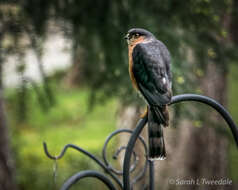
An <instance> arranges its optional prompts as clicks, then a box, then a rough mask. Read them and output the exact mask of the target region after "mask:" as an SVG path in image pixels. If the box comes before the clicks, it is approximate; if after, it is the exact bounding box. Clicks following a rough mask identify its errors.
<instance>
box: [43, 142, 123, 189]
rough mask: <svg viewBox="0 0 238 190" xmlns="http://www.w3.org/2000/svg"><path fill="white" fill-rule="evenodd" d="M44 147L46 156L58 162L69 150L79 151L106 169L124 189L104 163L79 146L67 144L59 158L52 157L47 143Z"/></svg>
mask: <svg viewBox="0 0 238 190" xmlns="http://www.w3.org/2000/svg"><path fill="white" fill-rule="evenodd" d="M43 146H44V151H45V154H46V155H47V156H48V157H49V158H50V159H53V160H57V159H60V158H62V157H63V156H64V154H65V152H66V150H67V149H68V148H73V149H75V150H77V151H79V152H81V153H83V154H85V155H86V156H88V157H89V158H91V159H92V160H94V161H95V162H96V163H97V164H98V165H99V166H101V167H102V168H103V169H104V171H105V172H106V173H108V174H109V175H110V176H111V177H112V178H113V179H114V180H115V182H116V183H117V184H118V185H119V186H120V187H121V188H122V183H121V182H120V180H119V179H118V178H117V177H116V176H115V175H114V174H113V173H111V170H110V169H109V168H108V167H107V166H105V165H104V163H103V162H102V161H100V160H99V159H98V158H96V157H95V156H94V155H92V154H91V153H89V152H88V151H86V150H84V149H82V148H80V147H78V146H76V145H73V144H67V145H65V146H64V148H63V150H62V151H61V153H60V154H59V155H58V156H52V155H51V154H50V153H49V151H48V149H47V145H46V143H45V142H44V143H43Z"/></svg>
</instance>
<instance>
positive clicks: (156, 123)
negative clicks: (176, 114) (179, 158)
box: [148, 106, 169, 160]
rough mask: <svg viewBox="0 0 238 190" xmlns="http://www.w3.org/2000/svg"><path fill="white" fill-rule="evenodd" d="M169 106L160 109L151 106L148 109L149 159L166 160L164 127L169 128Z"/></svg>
mask: <svg viewBox="0 0 238 190" xmlns="http://www.w3.org/2000/svg"><path fill="white" fill-rule="evenodd" d="M168 120H169V115H168V110H167V106H164V107H163V108H160V107H158V106H151V107H149V109H148V130H149V159H151V160H164V159H165V158H166V151H165V144H164V135H163V126H162V125H164V126H168Z"/></svg>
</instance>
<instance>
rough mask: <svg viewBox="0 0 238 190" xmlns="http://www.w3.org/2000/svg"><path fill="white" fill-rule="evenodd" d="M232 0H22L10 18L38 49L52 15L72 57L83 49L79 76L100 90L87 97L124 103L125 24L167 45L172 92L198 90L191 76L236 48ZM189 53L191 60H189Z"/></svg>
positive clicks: (127, 97) (127, 92) (127, 96)
mask: <svg viewBox="0 0 238 190" xmlns="http://www.w3.org/2000/svg"><path fill="white" fill-rule="evenodd" d="M232 2H233V1H232V0H229V1H227V0H222V1H216V0H196V1H194V0H189V1H186V2H184V1H173V0H169V1H167V0H166V1H165V0H159V1H158V0H151V1H149V2H147V1H144V0H136V1H135V0H132V1H117V0H114V1H111V0H94V1H93V0H89V1H86V0H82V1H55V0H48V1H46V0H44V1H40V0H37V1H29V0H23V1H21V3H15V4H14V3H12V4H11V5H12V6H13V5H14V6H15V7H17V10H18V11H15V17H13V19H16V18H18V20H19V22H17V23H21V25H16V26H17V27H18V28H20V29H21V30H20V29H19V31H23V33H26V34H28V35H29V36H30V39H31V46H32V47H34V49H35V50H36V51H38V53H39V54H41V53H42V49H41V48H40V47H41V45H42V42H44V39H45V35H46V31H47V27H48V25H49V23H51V22H49V21H52V20H54V21H55V22H56V23H57V25H59V26H60V28H61V30H62V31H63V32H64V34H65V35H66V36H67V37H68V38H69V39H71V40H72V58H73V59H72V60H76V59H77V56H78V55H79V51H81V50H82V49H83V53H82V54H81V55H80V59H83V61H82V62H81V63H80V64H81V65H82V67H81V69H82V71H83V72H82V74H83V77H84V81H85V82H86V84H87V85H88V86H89V87H90V89H91V90H92V91H91V93H93V94H95V93H99V94H101V95H100V96H98V95H92V96H91V97H92V101H94V100H93V99H94V98H98V97H99V100H100V101H101V100H102V98H105V97H108V96H117V97H119V98H120V97H123V98H122V101H124V102H125V103H128V102H132V100H133V99H134V98H133V96H134V92H133V90H132V87H131V84H130V79H129V77H128V63H127V62H128V60H127V59H128V58H127V45H126V42H125V41H124V39H123V36H124V35H125V34H126V32H127V31H128V29H130V28H132V27H144V28H146V29H148V30H150V31H151V32H153V33H155V35H156V36H157V37H158V39H160V40H161V41H163V42H164V43H165V44H166V45H167V46H168V49H169V50H170V52H171V55H172V58H173V73H174V78H173V79H174V84H175V85H174V89H173V91H174V94H177V93H183V92H185V91H188V89H190V91H191V90H197V89H194V88H193V87H194V85H192V84H194V83H196V81H198V80H197V78H196V76H197V75H198V73H200V74H201V73H202V72H203V69H204V68H205V67H206V65H207V64H209V63H210V62H215V63H217V65H218V66H220V67H221V68H222V69H223V70H224V71H226V69H227V64H226V63H228V62H230V60H234V57H235V54H236V53H235V52H236V51H237V50H236V49H235V48H234V46H233V45H234V44H233V43H232V42H231V41H229V40H228V38H229V35H230V34H229V32H230V31H229V27H228V26H227V23H226V19H225V17H226V16H228V15H229V14H230V13H233V12H234V10H235V7H233V6H232V5H233V4H232ZM0 5H1V4H0ZM7 10H8V9H7ZM14 10H15V9H14ZM11 12H12V11H11V9H10V13H11ZM233 15H234V14H231V20H232V19H233V17H232V16H233ZM234 18H235V17H234ZM232 22H233V20H232ZM13 23H15V22H13ZM228 24H229V23H228ZM19 38H20V35H19ZM190 50H191V51H190ZM191 52H192V56H193V57H194V58H195V59H194V60H193V61H191V60H189V57H191ZM81 57H83V58H81ZM191 63H193V64H191ZM198 70H200V71H199V72H197V71H198ZM183 81H186V83H185V82H183ZM115 84H117V85H115ZM176 84H177V85H176Z"/></svg>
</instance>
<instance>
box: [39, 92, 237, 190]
mask: <svg viewBox="0 0 238 190" xmlns="http://www.w3.org/2000/svg"><path fill="white" fill-rule="evenodd" d="M187 101H195V102H200V103H203V104H206V105H209V106H210V107H212V108H213V109H215V110H216V111H217V112H218V113H220V115H221V116H222V117H223V118H224V120H225V121H226V123H227V124H228V126H229V128H230V130H231V132H232V134H233V137H234V139H235V142H236V145H237V147H238V128H237V126H236V124H235V123H234V121H233V120H232V118H231V116H230V114H229V113H228V111H227V110H226V109H225V108H224V107H223V106H222V105H221V104H219V103H218V102H217V101H215V100H214V99H212V98H209V97H206V96H201V95H196V94H182V95H177V96H174V97H173V98H172V101H171V103H170V105H173V104H176V103H179V102H187ZM147 119H148V118H147V116H145V117H144V118H142V119H140V121H139V122H138V124H137V126H136V128H135V129H134V130H133V131H132V130H128V129H119V130H116V131H114V132H113V133H111V134H110V135H109V136H108V138H107V139H106V141H105V143H104V147H103V150H102V160H103V161H101V160H100V159H99V158H97V157H96V156H94V155H92V154H91V153H89V152H87V151H85V150H84V149H82V148H80V147H78V146H76V145H73V144H67V145H66V146H65V147H64V148H63V150H62V151H61V153H60V154H59V156H52V155H51V154H50V153H49V152H48V149H47V145H46V143H44V151H45V153H46V155H47V156H48V157H49V158H50V159H53V160H58V159H60V158H62V157H63V156H64V154H65V152H66V150H67V149H68V148H73V149H75V150H77V151H79V152H81V153H83V154H84V155H86V156H88V157H89V158H91V159H92V160H94V161H95V162H96V163H97V164H98V165H99V166H100V167H101V168H102V169H103V170H104V172H105V173H106V174H108V175H109V176H110V177H111V178H109V177H108V176H106V175H104V174H103V173H100V172H98V171H94V170H86V171H81V172H79V173H77V174H75V175H73V176H71V177H70V178H69V179H68V180H66V182H65V183H64V184H63V185H62V187H61V190H67V189H70V187H71V186H72V185H73V184H75V183H76V182H78V181H79V180H81V179H83V178H87V177H92V178H96V179H98V180H100V181H101V182H103V183H104V184H105V185H106V186H107V187H108V189H110V190H116V189H117V188H116V186H115V184H117V186H118V188H120V189H122V190H131V189H132V188H133V185H134V184H135V183H136V182H138V181H139V180H140V179H142V178H143V177H144V176H145V174H146V171H147V169H148V170H149V184H148V186H147V188H149V189H150V190H154V188H155V187H154V161H151V160H148V157H147V156H148V149H147V145H146V143H145V140H144V139H143V137H142V136H140V133H141V131H142V130H143V128H144V127H145V125H146V123H147ZM121 133H129V134H131V136H130V139H129V142H128V144H127V146H121V147H119V148H118V149H117V151H116V153H115V154H114V155H113V158H114V159H117V157H118V155H119V154H120V153H121V152H122V151H123V150H125V156H124V162H123V170H122V171H120V170H117V169H115V168H113V166H112V165H111V164H110V163H109V161H108V160H107V156H106V152H107V145H108V143H109V141H110V140H111V139H112V138H113V137H115V136H116V135H118V134H121ZM137 139H138V140H139V141H140V142H141V143H142V145H143V147H144V151H145V163H144V166H143V168H142V169H141V171H140V172H139V173H138V174H137V175H136V176H135V177H134V178H133V179H130V174H131V173H132V172H133V171H135V168H136V166H137V165H138V162H139V157H138V156H137V153H136V152H135V151H134V146H135V143H136V140H137ZM131 160H132V161H133V163H131ZM119 176H122V180H120V178H119ZM113 182H114V183H113Z"/></svg>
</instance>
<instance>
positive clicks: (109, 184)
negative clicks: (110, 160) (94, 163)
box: [60, 170, 116, 190]
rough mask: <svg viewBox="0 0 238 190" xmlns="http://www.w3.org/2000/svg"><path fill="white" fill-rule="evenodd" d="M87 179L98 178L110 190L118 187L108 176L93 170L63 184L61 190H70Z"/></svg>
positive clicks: (76, 175)
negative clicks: (80, 181)
mask: <svg viewBox="0 0 238 190" xmlns="http://www.w3.org/2000/svg"><path fill="white" fill-rule="evenodd" d="M86 177H93V178H97V179H99V180H100V181H102V182H103V183H104V184H105V185H106V186H107V187H108V189H110V190H116V187H115V186H114V185H113V183H112V182H111V181H110V179H109V178H108V177H107V176H105V175H103V174H101V173H99V172H97V171H93V170H86V171H83V172H79V173H77V174H75V175H73V176H72V177H70V178H69V179H68V180H67V181H66V182H65V183H64V184H63V186H62V187H61V189H60V190H68V189H69V188H70V187H71V186H72V185H73V184H75V183H76V182H78V181H79V180H81V179H83V178H86Z"/></svg>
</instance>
